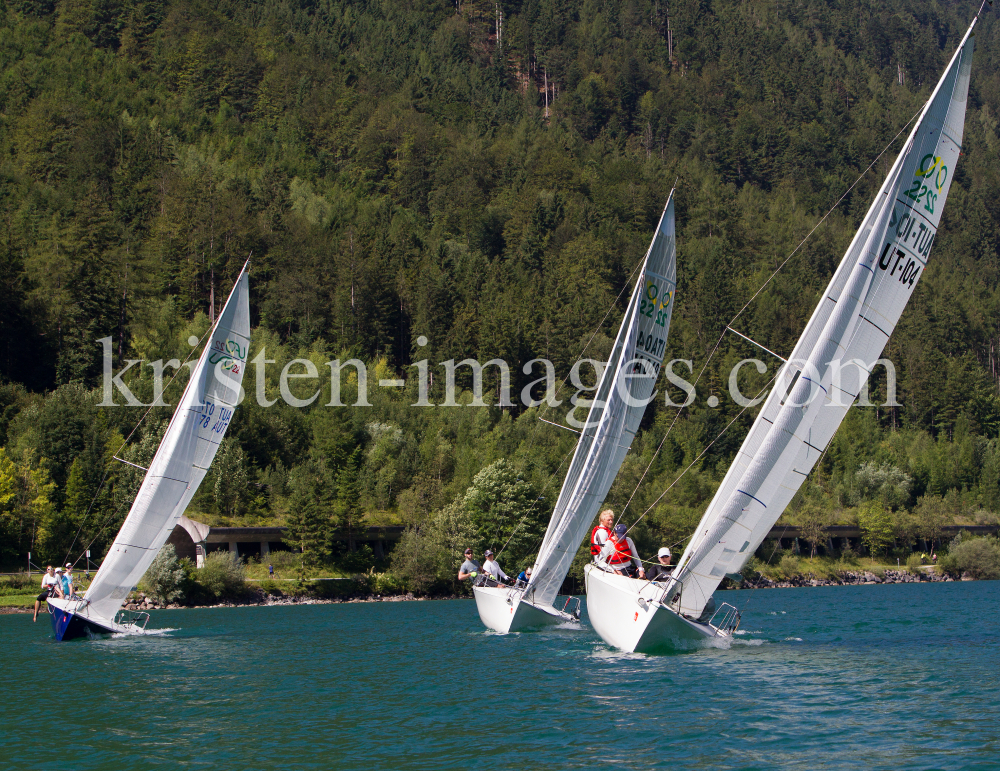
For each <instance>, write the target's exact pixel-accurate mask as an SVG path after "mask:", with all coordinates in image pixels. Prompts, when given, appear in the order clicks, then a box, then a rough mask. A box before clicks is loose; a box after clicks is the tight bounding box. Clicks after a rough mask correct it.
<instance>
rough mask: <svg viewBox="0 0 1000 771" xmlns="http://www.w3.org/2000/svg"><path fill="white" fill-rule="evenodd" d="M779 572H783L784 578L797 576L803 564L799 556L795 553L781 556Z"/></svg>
mask: <svg viewBox="0 0 1000 771" xmlns="http://www.w3.org/2000/svg"><path fill="white" fill-rule="evenodd" d="M778 572H779V573H780V574H781V576H782V578H791V577H792V576H797V575H798V574H799V573H801V572H802V566H801V563H800V562H799V558H798V557H796V556H795V555H794V554H786V555H785V556H784V557H782V558H781V562H779V563H778Z"/></svg>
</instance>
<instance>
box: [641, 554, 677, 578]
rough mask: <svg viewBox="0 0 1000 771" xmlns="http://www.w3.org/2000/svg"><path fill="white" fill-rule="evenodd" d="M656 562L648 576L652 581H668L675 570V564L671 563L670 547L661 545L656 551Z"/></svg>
mask: <svg viewBox="0 0 1000 771" xmlns="http://www.w3.org/2000/svg"><path fill="white" fill-rule="evenodd" d="M656 563H657V564H655V565H653V567H651V568H650V569H649V572H648V573H646V578H648V579H649V580H650V581H666V580H667V579H668V578H669V577H670V574H671V573H673V572H674V566H673V565H671V564H670V549H668V548H667V547H666V546H663V547H661V548H660V550H659V551H658V552H656Z"/></svg>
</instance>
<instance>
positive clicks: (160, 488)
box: [77, 264, 250, 621]
mask: <svg viewBox="0 0 1000 771" xmlns="http://www.w3.org/2000/svg"><path fill="white" fill-rule="evenodd" d="M248 267H249V264H248V265H247V266H245V267H244V268H243V271H242V272H241V273H240V276H239V278H238V279H237V280H236V285H235V286H234V287H233V291H232V293H231V294H230V295H229V299H228V300H227V301H226V305H225V307H224V308H223V309H222V313H220V314H219V320H218V323H217V324H216V326H215V328H214V329H213V330H212V334H211V336H210V337H209V340H208V343H207V344H206V346H205V350H204V351H203V352H202V355H201V358H199V359H198V363H197V365H196V366H195V368H194V371H193V372H192V374H191V379H190V380H189V381H188V384H187V388H185V390H184V394H183V396H182V397H181V400H180V403H179V404H178V405H177V409H176V410H175V411H174V416H173V418H172V419H171V421H170V426H169V427H168V428H167V431H166V433H165V434H164V437H163V441H162V442H161V443H160V447H159V449H158V450H157V451H156V455H155V456H154V457H153V460H152V462H151V463H150V464H149V469H148V470H147V472H146V476H145V478H144V479H143V480H142V486H141V487H140V488H139V492H138V494H137V495H136V498H135V501H134V502H133V503H132V508H131V510H130V511H129V513H128V517H127V518H126V519H125V523H124V524H123V525H122V529H121V530H120V531H119V533H118V536H117V537H116V538H115V541H114V543H113V544H112V545H111V548H110V550H109V551H108V554H107V556H106V557H105V558H104V562H103V564H102V565H101V569H100V570H99V571H98V572H97V575H96V576H95V577H94V581H93V583H92V584H91V585H90V588H89V589H88V590H87V594H86V605H85V606H84V607H81V608H80V609H79V610H78V611H77V613H78V614H79V615H81V616H89V617H97V618H100V619H105V620H107V621H113V620H114V617H115V614H116V613H117V612H118V610H119V609H120V608H121V605H122V603H123V602H124V600H125V598H126V597H127V596H128V594H129V592H130V591H132V587H133V586H135V584H136V583H137V582H138V581H139V579H140V578H142V575H143V574H144V573H145V572H146V569H147V568H148V567H149V565H150V563H152V561H153V560H154V559H155V558H156V555H157V553H158V552H159V551H160V548H161V547H162V546H163V544H164V543H166V540H167V538H168V537H169V536H170V533H171V532H172V531H173V529H174V526H175V525H176V524H177V521H178V519H180V516H181V515H182V514H183V513H184V510H185V509H186V508H187V505H188V503H190V501H191V498H192V497H193V496H194V494H195V492H196V491H197V490H198V485H199V484H201V481H202V479H204V477H205V473H206V471H207V470H208V467H209V466H210V465H211V463H212V459H213V458H214V457H215V453H216V452H217V451H218V449H219V445H220V444H221V442H222V439H223V437H224V436H225V435H226V429H228V427H229V422H230V420H231V419H232V416H233V410H234V409H235V408H236V404H237V403H238V402H239V398H240V389H241V384H242V382H243V374H244V370H245V369H246V362H247V353H248V352H249V346H250V305H249V294H248V293H249V289H248V282H247V269H248Z"/></svg>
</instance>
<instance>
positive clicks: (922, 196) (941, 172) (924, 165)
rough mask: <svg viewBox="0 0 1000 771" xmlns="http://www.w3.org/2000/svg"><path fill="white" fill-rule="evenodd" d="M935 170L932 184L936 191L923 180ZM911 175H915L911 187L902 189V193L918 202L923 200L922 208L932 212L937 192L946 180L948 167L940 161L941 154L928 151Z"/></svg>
mask: <svg viewBox="0 0 1000 771" xmlns="http://www.w3.org/2000/svg"><path fill="white" fill-rule="evenodd" d="M935 170H937V174H936V175H935V177H934V180H933V183H932V184H933V185H934V187H935V188H937V192H936V193H935V192H934V191H932V190H930V189H929V188H928V187H927V185H925V184H924V180H925V179H929V178H930V176H931V175H932V174H934V171H935ZM913 176H914V177H915V179H914V180H913V187H911V188H910V189H909V190H904V191H903V195H905V196H907V197H908V198H912V199H913V200H914V201H916V202H918V203H919V202H920V201H924V208H925V209H926V210H927V211H929V212H930V213H931V214H933V213H934V204H935V203H936V202H937V199H938V194H939V193H940V192H941V188H942V187H944V183H945V182H946V181H947V180H948V167H947V166H945V165H944V164H943V163H941V156H939V155H937V156H936V155H934V153H928V154H927V155H925V156H924V157H923V159H922V160H921V161H920V166H919V167H918V168H917V170H916V172H914V175H913Z"/></svg>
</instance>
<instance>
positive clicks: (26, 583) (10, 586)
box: [0, 573, 42, 597]
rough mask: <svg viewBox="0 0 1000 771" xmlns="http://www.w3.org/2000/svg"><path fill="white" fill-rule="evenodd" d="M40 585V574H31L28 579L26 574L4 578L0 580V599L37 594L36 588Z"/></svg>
mask: <svg viewBox="0 0 1000 771" xmlns="http://www.w3.org/2000/svg"><path fill="white" fill-rule="evenodd" d="M41 584H42V574H41V573H32V575H31V578H30V579H29V578H28V574H27V573H18V574H17V575H16V576H5V577H4V578H2V579H0V597H13V596H18V595H22V594H31V593H32V592H34V594H38V587H40V586H41Z"/></svg>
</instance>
